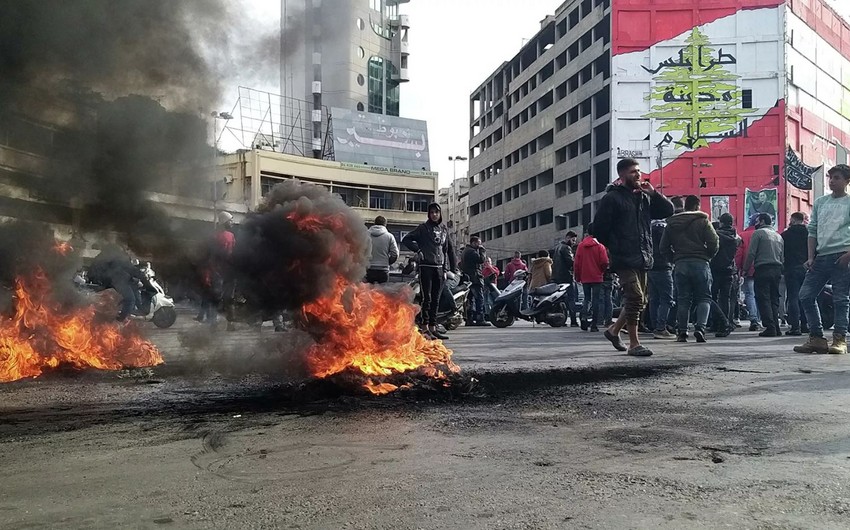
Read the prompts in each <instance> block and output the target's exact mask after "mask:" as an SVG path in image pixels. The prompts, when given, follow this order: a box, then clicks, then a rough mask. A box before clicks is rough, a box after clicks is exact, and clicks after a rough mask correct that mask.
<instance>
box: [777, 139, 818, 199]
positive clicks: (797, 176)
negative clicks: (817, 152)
mask: <svg viewBox="0 0 850 530" xmlns="http://www.w3.org/2000/svg"><path fill="white" fill-rule="evenodd" d="M821 167H823V166H819V167H813V166H808V165H806V164H804V163H803V161H802V160H800V157H798V156H797V153H795V152H794V150H793V149H791V147H790V146H789V147H788V149H787V150H786V151H785V180H787V181H788V183H789V184H791V185H792V186H794V187H795V188H797V189H801V190H810V189H812V177H813V176H814V175H815V173H817V171H818V170H819V169H820V168H821Z"/></svg>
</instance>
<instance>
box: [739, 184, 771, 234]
mask: <svg viewBox="0 0 850 530" xmlns="http://www.w3.org/2000/svg"><path fill="white" fill-rule="evenodd" d="M745 204H746V205H745V206H744V215H745V218H746V219H747V225H746V226H753V225H755V224H756V218H757V217H758V215H759V214H760V213H766V214H770V217H771V219H773V220H774V221H776V212H777V211H778V210H779V199H778V194H777V189H776V188H770V189H764V190H755V191H754V190H750V189H747V190H746V202H745Z"/></svg>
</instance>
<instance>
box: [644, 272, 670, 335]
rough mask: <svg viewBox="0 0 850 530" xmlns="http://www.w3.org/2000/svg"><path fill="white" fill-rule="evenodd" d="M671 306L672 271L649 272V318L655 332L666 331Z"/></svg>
mask: <svg viewBox="0 0 850 530" xmlns="http://www.w3.org/2000/svg"><path fill="white" fill-rule="evenodd" d="M672 306H673V271H670V270H664V271H649V318H650V320H652V327H653V328H654V329H655V331H664V330H665V329H667V319H668V318H669V317H670V308H671V307H672Z"/></svg>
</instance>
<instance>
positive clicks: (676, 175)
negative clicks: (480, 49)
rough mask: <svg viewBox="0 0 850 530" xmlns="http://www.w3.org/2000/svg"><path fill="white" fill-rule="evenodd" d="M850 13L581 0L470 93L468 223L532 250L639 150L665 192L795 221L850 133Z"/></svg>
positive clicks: (810, 3) (713, 207)
mask: <svg viewBox="0 0 850 530" xmlns="http://www.w3.org/2000/svg"><path fill="white" fill-rule="evenodd" d="M848 41H850V25H848V23H847V21H846V20H842V18H841V17H840V16H838V15H837V14H836V13H835V12H834V11H833V10H832V9H831V8H830V7H829V6H828V5H827V4H826V3H824V2H823V0H805V1H803V0H715V1H712V2H711V3H710V5H709V4H708V3H706V2H701V1H699V0H569V1H566V2H564V3H563V4H562V5H561V7H560V8H559V9H558V10H557V12H556V13H555V15H554V16H550V17H547V18H546V19H544V20H543V22H542V24H541V31H540V32H539V33H538V34H537V35H535V36H534V37H533V38H532V39H531V40H530V41H529V42H528V43H527V44H526V45H525V46H524V47H523V48H522V50H520V52H519V53H518V54H517V55H516V56H515V57H514V58H513V59H511V60H510V61H508V62H506V63H504V64H503V65H502V66H501V67H500V68H499V69H498V70H497V71H496V72H494V73H493V74H492V75H491V76H490V77H489V78H488V79H487V80H486V81H485V82H484V83H483V84H482V85H481V86H480V87H479V88H478V89H476V90H475V92H473V94H472V97H471V107H470V111H471V116H470V126H471V131H470V138H471V139H470V154H471V156H472V160H471V169H470V175H471V177H472V179H473V180H472V182H471V188H470V193H469V201H470V230H471V232H472V233H478V234H481V235H483V236H484V238H485V239H487V240H490V241H491V243H490V244H489V245H488V248H491V249H492V248H503V249H505V250H509V249H511V248H517V249H519V250H522V251H526V252H528V251H533V250H534V249H535V248H547V247H549V246H551V245H552V243H553V242H554V240H555V239H557V238H558V237H559V236H560V234H561V233H562V232H563V230H565V229H567V228H573V229H579V231H580V229H581V227H582V226H583V225H585V224H586V223H587V222H589V221H591V220H592V218H593V214H594V213H595V206H594V204H595V203H596V201H598V199H599V198H600V197H601V194H602V193H604V190H605V187H606V186H607V185H608V184H609V183H610V182H612V181H614V180H615V179H616V175H615V173H616V172H615V169H614V166H615V163H614V162H615V161H616V160H617V159H618V158H625V157H630V158H636V159H637V160H638V161H639V162H640V164H641V167H642V168H643V170H644V172H645V173H647V177H648V178H649V179H650V180H651V181H652V182H653V184H654V185H655V186H656V187H657V188H660V189H661V190H662V191H663V192H664V193H665V194H667V195H671V196H672V195H684V194H697V195H699V196H701V197H702V199H703V203H702V204H703V209H704V210H705V211H707V212H708V211H710V214H711V216H712V218H713V219H716V218H717V217H719V215H720V214H722V213H724V212H727V211H728V212H730V213H732V214H733V215H734V216H735V218H736V219H737V220H738V223H737V224H738V226H739V227H740V228H743V227H745V226H746V225H748V224H749V222H750V220H751V219H752V218H753V216H754V215H756V214H757V213H761V212H768V213H771V214H773V215H775V216H776V217H777V218H778V224H779V226H784V225H785V223H786V219H787V216H788V215H789V213H790V212H793V211H797V210H802V211H807V210H808V209H809V208H810V205H811V203H812V201H813V200H814V198H815V197H816V196H818V195H820V194H822V193H823V190H824V178H823V177H824V170H825V169H828V168H829V166H831V165H833V164H836V163H842V162H846V161H847V147H848V146H850V47H848V45H847V42H848Z"/></svg>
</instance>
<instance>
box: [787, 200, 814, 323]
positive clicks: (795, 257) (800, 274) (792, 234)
mask: <svg viewBox="0 0 850 530" xmlns="http://www.w3.org/2000/svg"><path fill="white" fill-rule="evenodd" d="M782 239H783V240H784V241H785V263H784V264H783V269H784V271H783V272H784V273H785V293H786V294H785V303H786V304H787V305H788V324H789V325H790V326H791V329H789V330H788V331H786V332H785V334H786V335H793V336H800V335H802V334H803V333H808V332H809V330H808V326H807V322H806V313H805V312H803V311H801V310H800V287H802V286H803V279H805V277H806V267H805V265H804V263H806V260H808V259H809V254H808V252H809V250H808V246H807V245H808V239H809V231H808V229H807V228H806V216H805V214H803V212H794V213H792V214H791V224H790V225H788V229H787V230H785V231H784V232H782Z"/></svg>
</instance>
